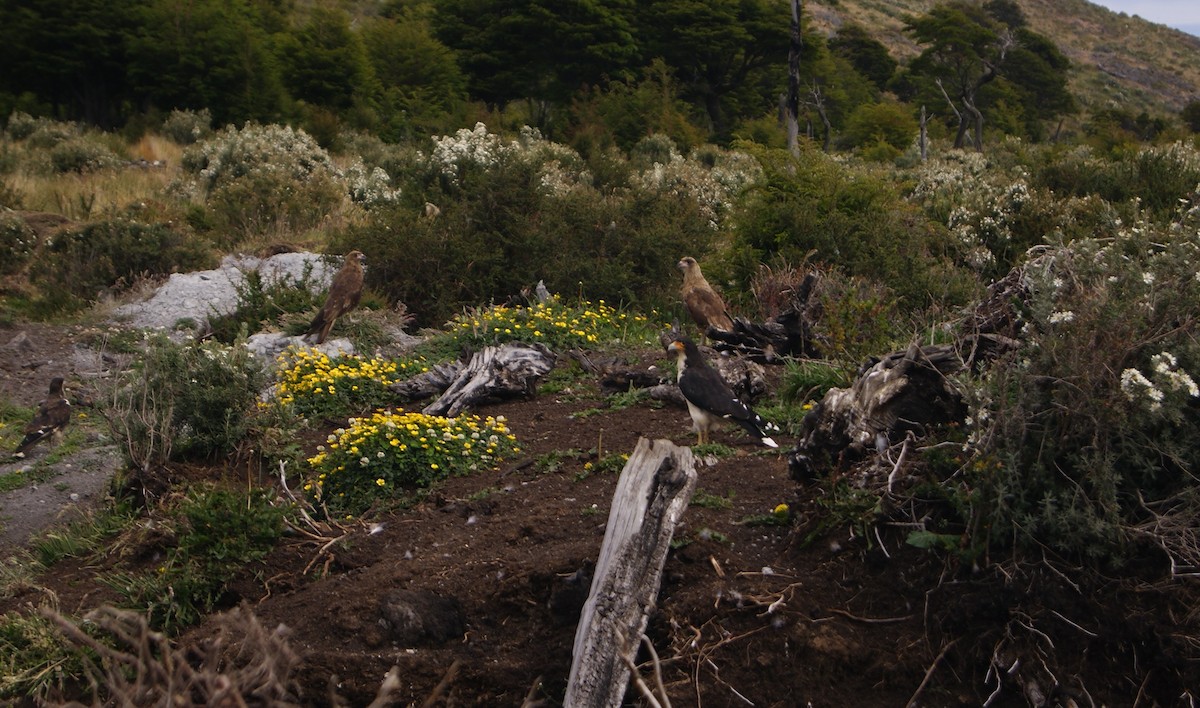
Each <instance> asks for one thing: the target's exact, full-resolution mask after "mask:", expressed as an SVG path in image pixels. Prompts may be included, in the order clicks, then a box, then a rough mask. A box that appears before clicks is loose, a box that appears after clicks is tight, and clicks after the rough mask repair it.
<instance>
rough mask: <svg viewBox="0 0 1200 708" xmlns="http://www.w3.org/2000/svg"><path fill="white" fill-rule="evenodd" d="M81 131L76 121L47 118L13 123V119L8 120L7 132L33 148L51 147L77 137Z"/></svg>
mask: <svg viewBox="0 0 1200 708" xmlns="http://www.w3.org/2000/svg"><path fill="white" fill-rule="evenodd" d="M26 118H28V116H26ZM82 132H83V131H82V130H81V129H80V127H79V125H78V124H77V123H64V122H60V121H55V120H51V119H49V118H33V119H30V120H24V119H21V120H16V121H15V125H14V121H13V120H10V121H9V134H11V135H12V136H13V137H14V138H17V139H18V140H25V141H26V142H27V143H28V144H29V146H30V147H35V148H42V149H50V148H53V147H54V146H55V145H58V144H59V143H62V142H66V141H68V140H71V139H73V138H76V137H78V136H79V135H80V134H81V133H82ZM18 136H23V137H18Z"/></svg>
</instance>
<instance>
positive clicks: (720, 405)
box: [679, 366, 746, 417]
mask: <svg viewBox="0 0 1200 708" xmlns="http://www.w3.org/2000/svg"><path fill="white" fill-rule="evenodd" d="M679 390H680V392H681V393H683V397H684V398H686V399H688V400H689V401H691V402H692V405H694V406H696V407H697V408H703V409H704V410H706V411H708V412H709V413H712V414H713V415H719V416H722V417H728V416H732V415H734V414H736V413H738V412H739V411H741V410H745V409H746V406H745V405H743V404H742V402H741V401H739V400H738V399H737V397H736V396H734V395H733V391H732V390H731V389H730V388H729V384H727V383H725V379H723V378H721V375H720V374H719V373H717V370H716V369H713V368H712V367H709V366H704V367H698V366H689V367H687V368H686V369H684V371H683V376H681V377H680V378H679Z"/></svg>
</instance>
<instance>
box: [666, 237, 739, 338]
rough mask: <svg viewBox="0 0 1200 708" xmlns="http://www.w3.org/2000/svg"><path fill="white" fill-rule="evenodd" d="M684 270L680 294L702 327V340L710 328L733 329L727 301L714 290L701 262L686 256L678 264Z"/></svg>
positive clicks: (690, 313)
mask: <svg viewBox="0 0 1200 708" xmlns="http://www.w3.org/2000/svg"><path fill="white" fill-rule="evenodd" d="M676 266H678V268H679V270H681V271H683V287H682V288H680V290H679V294H680V296H682V297H683V306H684V307H685V308H687V311H688V314H689V315H691V316H692V319H693V320H695V322H696V324H697V325H699V327H700V341H701V342H703V341H705V339H706V338H707V337H708V328H709V327H712V328H713V329H719V330H721V331H722V332H730V331H732V330H733V320H732V319H731V318H730V317H729V312H728V311H727V310H726V309H725V301H724V300H722V299H721V296H720V295H718V294H717V291H716V290H713V288H712V286H711V285H709V284H708V281H707V280H705V279H704V274H703V273H701V272H700V264H699V263H697V262H696V259H695V258H692V257H691V256H684V257H683V258H681V259H679V263H677V264H676Z"/></svg>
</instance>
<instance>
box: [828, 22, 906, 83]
mask: <svg viewBox="0 0 1200 708" xmlns="http://www.w3.org/2000/svg"><path fill="white" fill-rule="evenodd" d="M829 50H830V51H831V52H833V53H834V54H835V55H837V56H839V57H841V58H843V59H845V60H846V61H848V62H849V63H850V65H851V66H853V67H854V70H855V71H857V72H858V73H859V74H862V75H863V77H865V78H866V79H867V80H868V81H870V82H871V83H873V84H875V86H876V88H878V89H879V90H881V91H882V90H883V89H884V88H885V87H886V86H887V84H888V81H890V80H891V78H892V75H893V74H895V73H896V67H897V66H899V64H898V62H897V61H896V60H895V59H893V58H892V55H891V54H889V53H888V50H887V47H885V46H883V44H881V43H880V42H879V41H878V40H876V39H875V38H874V37H872V36H871V35H870V33H868V32H867V30H866V28H864V27H863V26H862V25H859V24H855V23H846V24H844V25H842V26H841V27H839V28H838V31H837V34H836V35H834V36H833V38H832V39H830V40H829Z"/></svg>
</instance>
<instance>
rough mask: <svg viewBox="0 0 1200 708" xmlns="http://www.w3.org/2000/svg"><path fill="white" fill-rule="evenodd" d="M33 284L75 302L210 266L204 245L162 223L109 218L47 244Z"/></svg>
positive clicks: (70, 232) (35, 267) (38, 263)
mask: <svg viewBox="0 0 1200 708" xmlns="http://www.w3.org/2000/svg"><path fill="white" fill-rule="evenodd" d="M47 246H48V247H47V248H46V251H45V252H46V257H45V258H41V259H39V260H38V262H37V263H35V265H34V268H33V269H32V271H31V273H30V277H31V280H32V281H33V282H34V284H35V285H37V286H38V287H39V288H41V289H43V290H45V291H47V292H49V291H52V290H53V291H57V292H59V293H60V294H66V295H69V296H70V297H71V298H73V299H75V300H76V301H77V302H76V303H75V304H76V305H78V304H81V303H82V302H87V301H89V300H92V299H94V298H96V296H97V294H98V293H99V292H100V291H103V290H107V289H114V288H115V289H119V288H121V287H126V286H129V285H131V284H133V283H134V282H136V281H137V280H138V279H139V278H143V277H147V276H156V275H166V274H168V273H172V272H175V271H177V270H183V271H188V270H199V269H203V268H207V267H211V266H212V265H213V254H212V252H211V251H210V250H209V248H208V246H207V244H205V243H204V242H203V241H201V240H198V239H196V238H194V237H193V236H190V235H188V234H186V233H183V232H181V231H177V230H175V229H173V228H171V227H170V226H168V225H166V224H144V223H141V222H138V221H130V220H126V219H112V220H107V221H100V222H95V223H91V224H87V225H85V226H82V227H80V228H76V229H73V230H70V231H66V232H63V233H61V234H59V235H58V236H56V237H55V238H54V239H53V240H52V241H50V242H49V243H48V244H47Z"/></svg>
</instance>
